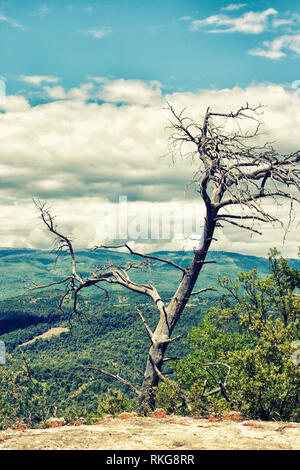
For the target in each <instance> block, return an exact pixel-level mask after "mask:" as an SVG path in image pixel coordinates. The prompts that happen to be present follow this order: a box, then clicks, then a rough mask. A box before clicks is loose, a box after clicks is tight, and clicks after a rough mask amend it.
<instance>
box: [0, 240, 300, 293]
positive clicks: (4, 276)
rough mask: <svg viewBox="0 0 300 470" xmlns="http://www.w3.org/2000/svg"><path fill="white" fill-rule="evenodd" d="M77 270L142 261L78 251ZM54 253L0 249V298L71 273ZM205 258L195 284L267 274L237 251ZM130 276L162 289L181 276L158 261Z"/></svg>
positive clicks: (186, 256)
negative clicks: (249, 273) (27, 284)
mask: <svg viewBox="0 0 300 470" xmlns="http://www.w3.org/2000/svg"><path fill="white" fill-rule="evenodd" d="M152 254H153V255H156V256H158V257H161V258H166V259H169V260H171V261H173V262H174V263H176V264H179V265H181V266H184V267H187V266H188V265H189V263H190V261H191V259H192V256H193V253H192V252H187V251H172V252H166V251H164V252H157V253H152ZM76 256H77V269H78V272H79V273H80V274H81V275H82V276H86V275H89V273H90V272H91V271H92V270H93V269H94V268H95V266H101V265H104V264H105V263H106V262H112V263H114V264H115V265H120V266H125V265H126V263H127V262H128V261H132V260H133V259H134V260H141V258H138V257H136V256H132V255H130V254H128V253H121V252H118V251H112V250H97V251H93V250H82V251H78V252H77V254H76ZM55 261H56V257H55V254H54V253H51V252H49V251H43V250H31V249H13V248H2V249H0V300H5V299H7V298H10V297H14V296H19V295H22V294H23V293H24V282H23V281H25V280H30V281H33V282H35V283H36V284H39V285H41V284H47V283H49V282H53V281H57V280H59V279H62V278H64V277H66V276H67V275H68V274H70V273H71V264H70V257H69V256H68V255H67V254H65V255H64V256H62V257H60V258H59V259H58V261H57V262H55ZM207 261H213V263H209V264H207V265H205V266H204V269H203V271H202V273H201V277H200V279H199V281H198V285H199V286H200V285H201V287H210V286H213V285H215V284H216V279H217V276H218V275H219V274H220V275H221V276H222V275H228V276H230V277H235V276H236V275H237V274H238V273H239V272H240V271H249V270H251V269H253V268H256V269H257V270H258V271H259V273H261V274H262V275H265V274H268V259H267V258H261V257H255V256H245V255H241V254H238V253H227V252H223V251H211V252H210V253H209V254H208V257H207ZM290 265H291V267H298V266H300V261H299V260H296V259H295V260H290ZM131 276H132V278H133V279H134V280H136V281H138V282H143V283H145V282H150V283H153V284H155V285H156V286H157V288H158V289H159V290H161V291H162V292H168V291H171V290H172V289H173V287H174V286H175V285H176V283H177V282H178V280H180V278H181V273H180V271H178V270H176V269H174V268H173V267H171V266H169V265H167V264H163V263H160V262H157V261H154V262H153V263H152V266H151V268H147V269H144V270H142V271H141V270H138V271H136V272H135V273H133V271H131Z"/></svg>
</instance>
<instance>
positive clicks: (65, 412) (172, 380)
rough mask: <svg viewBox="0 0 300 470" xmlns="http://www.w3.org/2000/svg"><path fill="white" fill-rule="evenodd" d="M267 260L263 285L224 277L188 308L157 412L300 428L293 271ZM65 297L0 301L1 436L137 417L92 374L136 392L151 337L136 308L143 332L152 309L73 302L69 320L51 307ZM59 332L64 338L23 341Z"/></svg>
mask: <svg viewBox="0 0 300 470" xmlns="http://www.w3.org/2000/svg"><path fill="white" fill-rule="evenodd" d="M267 261H268V269H269V273H268V275H266V274H265V273H263V274H262V273H261V272H259V271H258V269H256V268H254V269H252V270H251V271H240V273H239V274H238V275H237V276H235V277H232V278H230V277H229V276H220V275H219V276H218V278H217V279H216V286H215V287H216V291H214V292H212V291H207V292H205V293H203V294H202V295H201V297H200V296H199V297H197V296H195V298H193V299H191V300H190V302H189V303H188V305H187V307H186V310H185V312H184V315H182V318H181V319H180V321H179V322H178V324H177V325H176V329H175V332H174V334H175V335H179V334H180V335H182V338H181V339H180V340H179V341H176V342H174V343H171V344H170V345H169V347H168V351H167V356H168V357H169V358H170V359H171V360H170V361H166V363H165V365H164V366H163V369H162V374H163V377H164V380H162V381H161V382H160V384H159V386H158V388H157V390H156V405H157V406H160V407H162V408H164V409H165V410H166V411H167V412H168V413H177V414H185V415H194V416H199V415H201V416H207V415H208V414H211V413H222V412H224V411H226V410H227V411H228V410H236V411H239V412H241V413H242V414H243V416H244V417H245V418H252V419H262V420H287V421H299V418H300V405H299V403H300V400H299V390H300V388H299V385H300V371H299V359H298V352H297V344H298V343H297V341H299V339H300V323H299V322H300V297H299V294H297V292H299V290H298V289H299V287H300V270H299V269H298V268H295V265H297V262H296V261H294V262H293V263H292V264H293V267H291V263H290V262H289V261H287V260H285V259H284V258H282V257H281V256H280V254H279V253H278V252H277V250H271V252H270V254H269V259H268V260H267ZM162 294H163V296H164V298H165V299H168V296H169V295H170V294H169V293H168V291H164V292H163V293H162ZM62 295H63V292H62V291H61V290H58V289H52V290H51V291H49V290H37V291H33V292H28V293H26V294H25V295H21V296H17V297H13V298H10V299H6V300H4V301H2V302H1V303H0V331H1V336H0V340H1V341H4V343H5V346H6V352H7V362H6V364H5V365H1V366H0V377H1V382H0V427H1V428H5V427H6V426H11V425H12V424H13V423H15V422H19V421H21V422H25V423H26V424H27V425H29V426H37V425H41V423H43V422H45V420H46V419H47V418H49V417H50V416H52V415H56V416H63V417H65V419H66V420H67V421H68V422H74V420H76V419H78V418H79V417H81V418H83V419H84V420H85V422H86V423H89V422H95V420H97V419H98V418H99V417H101V416H103V414H106V413H110V414H115V413H119V412H121V411H128V410H135V411H137V410H138V402H137V399H136V398H135V396H134V394H133V393H132V392H131V391H130V390H128V388H127V387H126V386H125V385H122V384H120V382H116V380H114V379H113V378H112V377H109V376H107V375H104V374H102V373H100V372H98V371H97V370H92V369H88V367H98V368H101V369H104V370H106V371H109V372H110V373H112V374H114V375H119V376H121V377H122V378H124V379H125V380H128V381H129V382H130V383H132V384H135V385H136V386H138V385H139V384H140V382H141V371H143V370H144V367H145V362H146V359H147V354H148V350H149V338H148V337H147V335H146V332H145V328H144V325H143V324H142V322H141V319H140V317H139V315H138V314H137V311H136V307H137V306H138V307H139V308H141V309H142V310H143V314H144V316H145V318H146V319H147V323H148V325H149V327H150V328H154V327H155V324H156V323H157V320H158V318H157V317H158V312H157V309H156V308H155V306H153V303H151V302H150V301H149V302H148V301H147V300H145V298H144V296H139V295H138V294H135V293H127V292H126V291H124V290H117V291H114V290H112V291H111V292H110V295H109V297H106V296H104V295H103V293H99V292H94V293H92V294H91V293H90V295H89V296H82V297H80V299H79V307H80V308H79V310H78V314H77V315H75V314H74V312H72V308H71V304H72V303H71V300H72V299H71V298H70V299H69V300H68V301H67V302H66V304H65V305H64V310H63V311H62V310H60V309H59V308H58V306H59V302H60V299H61V296H62ZM68 306H70V311H69V310H68ZM70 313H71V315H70ZM57 327H60V328H65V329H67V330H64V331H63V332H62V333H61V334H59V335H57V336H52V337H51V338H49V339H37V340H35V341H33V342H30V341H31V340H32V339H34V338H36V337H37V336H39V335H41V334H43V333H45V332H46V331H48V330H50V329H51V328H57ZM27 342H29V343H28V344H24V343H27ZM172 358H176V360H172ZM216 389H219V390H217V391H215V390H216Z"/></svg>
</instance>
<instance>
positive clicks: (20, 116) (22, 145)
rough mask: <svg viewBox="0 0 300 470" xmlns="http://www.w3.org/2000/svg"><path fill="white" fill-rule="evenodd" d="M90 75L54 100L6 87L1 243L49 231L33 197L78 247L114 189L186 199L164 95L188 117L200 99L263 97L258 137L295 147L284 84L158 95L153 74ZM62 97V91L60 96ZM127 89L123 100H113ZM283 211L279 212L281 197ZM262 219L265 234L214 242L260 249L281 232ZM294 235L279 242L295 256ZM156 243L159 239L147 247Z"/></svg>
mask: <svg viewBox="0 0 300 470" xmlns="http://www.w3.org/2000/svg"><path fill="white" fill-rule="evenodd" d="M95 83H96V85H95V86H96V87H99V88H96V90H95V89H94V88H91V84H90V83H86V84H82V85H81V86H80V87H78V88H75V89H71V90H65V89H62V90H57V96H60V98H59V100H56V101H53V102H50V103H45V104H40V105H38V106H34V107H31V106H30V104H29V103H28V102H27V101H26V99H25V98H24V97H20V96H9V97H7V100H6V104H5V105H4V104H2V105H1V109H3V110H4V111H5V114H1V119H0V134H1V136H2V138H1V149H0V160H1V168H0V171H1V174H2V176H3V183H2V185H1V188H0V198H2V199H1V200H2V201H3V200H4V199H5V200H6V201H10V203H9V202H7V203H5V202H2V203H1V205H0V217H1V221H2V222H1V223H2V229H3V230H1V236H0V245H1V246H5V245H6V246H30V247H34V246H43V247H44V246H45V245H46V243H47V240H46V239H45V238H43V237H42V238H39V237H40V235H39V234H40V232H39V231H37V227H38V224H39V221H38V219H37V217H36V213H35V211H34V206H33V204H32V201H31V198H32V197H40V198H41V199H47V200H49V203H50V205H51V206H52V208H53V211H54V213H55V214H57V216H58V219H57V222H58V223H60V224H62V227H63V229H64V230H67V232H68V233H70V234H71V235H73V236H76V244H77V245H78V246H81V247H83V246H88V245H92V244H95V240H96V238H97V224H98V223H99V220H101V219H100V217H99V211H100V209H101V206H102V204H107V206H108V210H109V211H110V212H111V213H112V209H113V208H114V207H115V205H116V203H117V201H118V198H119V196H120V195H127V198H128V204H129V205H131V204H134V201H139V202H141V201H144V204H146V205H147V207H148V205H150V204H153V203H154V204H155V205H157V207H159V208H161V207H162V205H163V204H165V205H166V207H167V204H166V203H167V202H169V201H179V202H185V203H186V202H187V201H188V200H189V199H191V198H192V197H193V194H194V193H193V192H192V191H188V193H187V196H185V193H184V190H185V184H186V183H187V182H188V181H190V179H191V177H192V174H193V172H194V170H195V166H192V164H191V162H189V161H187V160H180V159H178V161H177V162H176V164H175V166H172V165H171V159H170V158H169V157H167V158H162V155H164V154H165V153H166V148H167V138H168V132H167V130H166V125H168V122H169V119H170V115H169V113H168V112H167V111H166V110H164V109H163V108H164V107H165V101H169V102H170V103H171V104H172V105H173V106H174V107H175V109H176V110H182V109H183V108H186V113H187V114H188V115H190V116H191V117H194V118H196V119H199V116H201V115H202V114H204V113H205V110H206V108H207V106H208V105H210V106H211V107H212V109H214V110H216V111H221V112H226V111H228V112H230V111H232V110H234V109H235V108H236V107H238V106H240V105H241V104H245V103H246V102H249V103H250V104H253V105H258V104H259V103H262V104H266V105H267V107H266V108H265V111H264V115H263V116H262V119H263V121H264V122H265V123H266V128H267V129H268V130H269V131H270V132H269V134H267V136H264V137H263V138H264V139H267V140H270V141H273V140H276V142H275V144H274V145H275V146H276V147H277V148H278V150H279V151H281V152H289V151H294V150H295V149H297V148H299V131H298V129H299V126H300V106H299V105H298V106H297V105H295V104H294V103H293V99H292V98H293V95H292V92H289V91H287V90H285V89H284V88H283V87H282V86H279V85H272V84H269V85H266V84H261V85H256V86H250V87H248V88H246V89H243V88H238V87H235V88H233V89H223V90H199V91H198V92H195V93H173V94H169V95H167V96H162V95H161V91H160V85H159V84H158V83H157V82H150V83H148V82H141V81H139V80H130V81H126V80H123V81H122V80H121V81H120V80H108V81H107V82H103V81H102V83H99V84H97V82H95ZM108 85H109V87H108V88H105V87H106V86H108ZM49 88H50V87H49ZM53 88H56V87H53ZM72 90H73V91H72ZM97 90H98V91H97ZM101 92H102V93H106V95H107V98H108V99H110V100H111V101H110V102H105V103H103V104H99V103H96V102H89V101H88V102H87V101H85V100H84V99H76V94H79V96H80V94H81V96H83V95H84V93H86V94H89V95H91V94H93V93H94V94H95V93H101ZM66 96H67V98H68V99H62V97H66ZM52 97H53V95H52ZM102 97H103V98H104V95H103V96H102ZM125 98H126V100H127V103H128V104H127V105H122V106H119V103H120V100H121V101H122V100H124V99H125ZM145 104H146V106H145ZM195 164H196V162H195ZM281 210H282V214H283V217H285V216H286V215H285V214H286V213H287V209H286V206H284V205H283V206H282V209H281ZM166 214H167V209H166ZM82 227H84V230H82ZM262 228H263V229H264V236H263V237H262V238H257V237H256V238H255V239H253V240H254V241H253V240H252V241H251V243H249V242H250V238H249V235H248V232H247V233H245V232H243V231H242V230H233V229H232V228H231V227H226V229H225V231H224V232H222V233H223V235H222V234H221V235H220V236H219V235H218V237H217V238H219V242H218V243H216V244H215V245H214V249H220V250H221V249H228V250H230V251H241V252H244V253H247V252H248V253H250V252H251V253H252V254H258V255H262V256H265V255H266V251H267V249H268V248H269V245H270V240H271V241H272V245H274V246H275V245H277V246H280V244H281V242H282V233H283V232H282V230H281V229H280V228H277V229H276V230H273V228H272V227H264V226H263V227H262ZM296 238H297V232H296V229H295V231H292V232H291V234H290V240H291V241H292V242H291V244H290V246H288V247H286V249H287V250H290V251H289V256H295V246H296V244H297V240H296ZM39 239H40V242H39ZM137 242H138V241H137ZM143 243H144V245H146V243H145V242H143ZM178 243H179V242H178V240H177V241H176V240H175V239H171V240H166V244H168V245H161V247H164V246H169V248H168V249H171V247H173V249H174V248H176V247H177V248H179V246H178ZM149 246H150V245H149ZM158 247H159V243H157V245H156V246H155V248H154V247H153V246H152V245H151V248H150V249H151V250H152V248H153V249H157V248H158Z"/></svg>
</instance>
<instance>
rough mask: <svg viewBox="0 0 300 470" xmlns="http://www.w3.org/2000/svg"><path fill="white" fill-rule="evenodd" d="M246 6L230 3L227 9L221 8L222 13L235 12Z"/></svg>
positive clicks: (244, 4)
mask: <svg viewBox="0 0 300 470" xmlns="http://www.w3.org/2000/svg"><path fill="white" fill-rule="evenodd" d="M245 6H247V3H230V4H229V5H227V7H223V8H221V10H224V11H236V10H240V9H241V8H244V7H245Z"/></svg>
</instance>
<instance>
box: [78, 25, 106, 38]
mask: <svg viewBox="0 0 300 470" xmlns="http://www.w3.org/2000/svg"><path fill="white" fill-rule="evenodd" d="M111 32H112V28H110V27H108V26H105V27H103V28H99V29H88V30H86V31H82V33H84V34H88V35H90V36H92V37H93V38H95V39H102V38H104V37H105V36H108V35H109V34H111Z"/></svg>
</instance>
